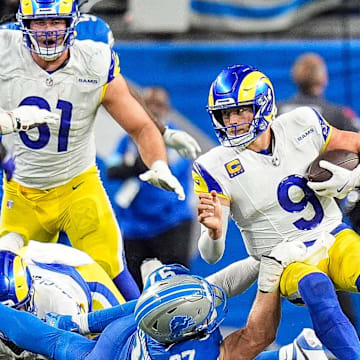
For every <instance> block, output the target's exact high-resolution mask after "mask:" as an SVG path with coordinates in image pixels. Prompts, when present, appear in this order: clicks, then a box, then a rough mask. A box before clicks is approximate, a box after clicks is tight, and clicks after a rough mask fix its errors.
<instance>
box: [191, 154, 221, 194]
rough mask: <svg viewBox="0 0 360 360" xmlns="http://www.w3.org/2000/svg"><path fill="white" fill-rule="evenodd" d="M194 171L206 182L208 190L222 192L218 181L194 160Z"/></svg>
mask: <svg viewBox="0 0 360 360" xmlns="http://www.w3.org/2000/svg"><path fill="white" fill-rule="evenodd" d="M193 168H194V171H195V172H197V173H198V174H199V175H200V176H201V177H202V178H203V179H204V181H205V182H206V185H207V187H208V190H209V192H210V191H211V190H215V191H216V192H217V193H218V194H222V193H223V191H222V189H221V186H220V185H219V183H218V182H217V181H216V180H215V179H214V178H213V177H212V176H211V175H210V174H209V173H208V172H207V171H206V169H205V168H204V167H202V166H201V165H200V164H199V163H198V162H196V161H194V164H193Z"/></svg>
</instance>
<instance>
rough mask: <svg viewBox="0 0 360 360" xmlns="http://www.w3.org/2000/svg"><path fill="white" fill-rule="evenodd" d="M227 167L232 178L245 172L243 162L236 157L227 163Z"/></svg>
mask: <svg viewBox="0 0 360 360" xmlns="http://www.w3.org/2000/svg"><path fill="white" fill-rule="evenodd" d="M225 169H226V171H227V173H228V174H229V176H230V178H233V177H235V176H237V175H239V174H241V173H243V172H244V168H243V166H242V165H241V162H240V160H239V159H234V160H231V161H229V162H227V163H226V164H225Z"/></svg>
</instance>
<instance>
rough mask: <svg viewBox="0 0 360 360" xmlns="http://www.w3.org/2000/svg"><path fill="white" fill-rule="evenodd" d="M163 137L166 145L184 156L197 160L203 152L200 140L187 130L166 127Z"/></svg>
mask: <svg viewBox="0 0 360 360" xmlns="http://www.w3.org/2000/svg"><path fill="white" fill-rule="evenodd" d="M163 138H164V142H165V145H166V146H169V147H171V148H173V149H175V150H176V151H177V152H178V153H179V154H180V156H182V157H183V158H189V159H191V160H195V159H196V158H197V157H198V156H199V155H200V153H201V148H200V145H199V144H198V142H197V141H196V140H195V139H194V138H193V137H192V136H191V135H189V134H188V133H187V132H185V131H182V130H174V129H169V128H168V127H167V128H165V132H164V133H163Z"/></svg>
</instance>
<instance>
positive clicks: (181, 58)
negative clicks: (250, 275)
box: [115, 40, 360, 344]
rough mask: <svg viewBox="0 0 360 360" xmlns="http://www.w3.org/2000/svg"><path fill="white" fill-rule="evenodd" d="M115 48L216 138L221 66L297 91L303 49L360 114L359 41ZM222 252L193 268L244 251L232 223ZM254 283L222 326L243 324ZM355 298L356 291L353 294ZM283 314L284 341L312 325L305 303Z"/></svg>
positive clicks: (130, 68)
mask: <svg viewBox="0 0 360 360" xmlns="http://www.w3.org/2000/svg"><path fill="white" fill-rule="evenodd" d="M115 50H116V51H117V52H118V54H119V57H120V66H121V70H122V73H123V74H124V75H125V76H126V77H127V78H129V79H131V80H132V81H134V82H136V83H137V84H139V85H140V86H148V85H153V84H157V85H162V86H164V87H166V88H167V89H168V90H169V92H170V95H171V100H172V104H173V106H174V107H175V108H176V109H177V110H178V111H179V112H180V113H182V114H183V115H185V116H186V117H187V118H188V119H190V120H191V122H192V124H194V125H196V126H197V127H198V128H200V129H202V130H203V131H204V132H205V133H207V134H209V135H210V137H212V138H213V139H214V141H216V138H215V134H214V132H213V129H212V126H211V123H210V121H209V118H208V115H207V113H206V111H205V105H206V102H207V94H208V89H209V85H210V83H211V81H212V80H213V79H214V78H215V77H216V75H217V74H218V73H219V71H220V70H221V69H222V68H224V67H226V66H228V65H232V64H251V65H254V66H256V67H258V68H259V69H261V71H263V72H264V73H266V74H267V75H268V76H269V77H270V79H271V80H272V82H273V84H274V86H275V96H276V98H277V100H282V99H286V98H288V97H290V96H291V95H292V94H294V92H295V88H294V85H293V84H292V82H291V79H290V68H291V65H292V63H293V61H294V60H295V58H296V57H297V56H298V55H299V54H301V53H303V52H304V51H314V52H317V53H319V54H320V55H322V56H323V57H324V59H325V61H326V63H327V65H328V70H329V76H330V83H329V87H328V89H327V93H326V96H327V98H328V99H329V100H330V101H333V102H335V103H338V104H344V105H348V106H351V107H353V109H354V110H355V111H356V112H357V113H358V114H360V102H359V101H358V94H360V74H359V68H360V62H359V59H360V41H351V42H350V41H349V42H346V41H345V42H344V41H336V40H331V41H269V40H266V41H240V42H229V43H224V42H222V43H217V42H215V43H211V42H195V43H194V42H192V43H187V42H183V43H182V42H118V43H116V46H115ZM227 239H228V240H227V248H226V251H225V255H224V258H223V259H222V260H221V261H220V262H219V263H217V264H216V265H208V264H206V263H205V262H204V261H203V260H201V259H200V258H199V257H198V256H197V257H195V258H194V259H193V262H192V270H193V271H194V272H196V273H199V274H202V275H207V274H209V273H211V272H214V271H216V270H217V269H220V268H222V267H224V266H226V265H227V264H229V263H231V262H233V261H236V260H238V259H240V258H243V257H245V256H246V253H245V249H244V247H243V245H242V241H241V236H240V234H239V232H238V231H237V230H236V228H235V226H234V225H233V224H231V225H230V228H229V233H228V237H227ZM255 290H256V289H255V287H254V286H253V287H252V288H250V289H249V290H248V291H247V292H246V293H245V294H243V295H242V296H240V297H237V298H235V299H231V300H230V314H229V316H228V318H227V320H226V322H225V325H226V326H237V327H239V326H242V325H244V323H245V321H246V316H247V314H248V310H249V309H250V306H251V302H252V299H253V297H254V295H255ZM354 301H355V303H359V305H357V307H359V306H360V302H359V296H358V295H354ZM282 317H283V319H286V321H282V322H281V325H280V329H279V333H278V337H277V343H279V344H285V343H287V342H291V341H292V339H293V338H294V337H295V336H296V335H297V334H298V333H299V332H300V331H301V328H303V327H306V326H310V327H311V321H310V318H309V316H308V314H307V310H306V308H300V307H296V306H294V305H292V304H290V303H289V302H287V301H283V315H282Z"/></svg>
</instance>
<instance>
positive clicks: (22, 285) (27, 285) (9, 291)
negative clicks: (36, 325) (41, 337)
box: [0, 250, 34, 311]
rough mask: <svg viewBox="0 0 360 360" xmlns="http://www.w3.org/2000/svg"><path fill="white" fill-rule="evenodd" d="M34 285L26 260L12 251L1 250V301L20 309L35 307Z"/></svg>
mask: <svg viewBox="0 0 360 360" xmlns="http://www.w3.org/2000/svg"><path fill="white" fill-rule="evenodd" d="M33 294H34V290H33V286H32V279H31V275H30V271H29V269H28V266H27V265H26V262H25V260H24V259H23V258H22V257H20V256H19V255H16V254H15V253H13V252H11V251H7V250H6V251H5V250H1V251H0V302H1V303H2V304H4V305H7V306H10V307H13V308H15V309H19V308H20V307H22V306H25V308H26V310H27V311H32V309H33Z"/></svg>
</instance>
